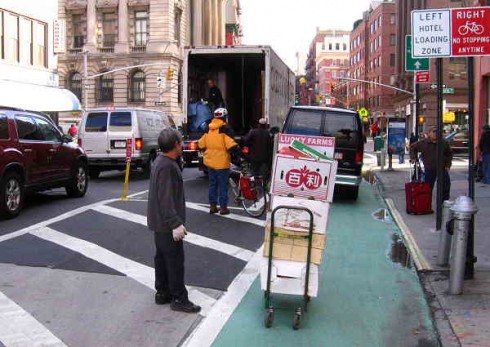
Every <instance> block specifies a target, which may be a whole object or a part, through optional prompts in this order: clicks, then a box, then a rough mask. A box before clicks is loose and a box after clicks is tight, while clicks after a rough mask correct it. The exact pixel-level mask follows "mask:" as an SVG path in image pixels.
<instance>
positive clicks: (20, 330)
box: [0, 292, 66, 347]
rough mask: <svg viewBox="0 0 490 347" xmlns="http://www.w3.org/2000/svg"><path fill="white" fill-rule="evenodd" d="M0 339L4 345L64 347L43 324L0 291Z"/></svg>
mask: <svg viewBox="0 0 490 347" xmlns="http://www.w3.org/2000/svg"><path fill="white" fill-rule="evenodd" d="M0 341H1V342H2V344H4V345H5V346H6V347H24V346H29V347H41V346H42V347H66V345H65V344H64V343H63V342H62V341H61V340H60V339H58V338H57V337H56V336H54V335H53V334H52V333H51V332H50V331H49V330H48V329H46V327H45V326H44V325H42V324H41V323H39V322H38V321H37V320H36V319H35V318H34V317H33V316H31V315H30V314H29V313H28V312H27V311H25V310H24V309H23V308H22V307H20V306H19V305H17V304H16V303H15V302H14V301H12V300H10V299H9V298H8V297H7V296H6V295H5V294H3V293H2V292H0Z"/></svg>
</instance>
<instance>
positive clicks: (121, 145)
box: [114, 141, 126, 148]
mask: <svg viewBox="0 0 490 347" xmlns="http://www.w3.org/2000/svg"><path fill="white" fill-rule="evenodd" d="M114 148H126V141H114Z"/></svg>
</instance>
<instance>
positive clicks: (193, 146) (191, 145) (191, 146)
mask: <svg viewBox="0 0 490 347" xmlns="http://www.w3.org/2000/svg"><path fill="white" fill-rule="evenodd" d="M189 150H191V151H197V142H196V141H192V142H191V143H189Z"/></svg>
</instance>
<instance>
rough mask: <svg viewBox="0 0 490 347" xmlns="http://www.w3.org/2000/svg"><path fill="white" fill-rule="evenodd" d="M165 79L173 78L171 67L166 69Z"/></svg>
mask: <svg viewBox="0 0 490 347" xmlns="http://www.w3.org/2000/svg"><path fill="white" fill-rule="evenodd" d="M166 77H167V81H171V80H172V79H173V78H174V69H172V68H171V67H169V68H168V70H167V76H166Z"/></svg>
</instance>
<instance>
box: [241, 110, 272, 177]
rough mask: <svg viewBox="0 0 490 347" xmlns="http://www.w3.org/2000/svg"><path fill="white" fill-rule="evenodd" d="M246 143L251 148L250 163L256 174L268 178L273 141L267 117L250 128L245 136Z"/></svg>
mask: <svg viewBox="0 0 490 347" xmlns="http://www.w3.org/2000/svg"><path fill="white" fill-rule="evenodd" d="M244 144H245V146H247V147H248V149H249V158H250V164H251V169H252V172H253V173H254V175H260V176H263V177H265V178H266V179H268V177H269V173H270V168H271V161H272V146H273V143H272V136H271V133H270V131H269V130H268V129H267V120H266V119H265V118H260V119H259V124H258V126H257V128H256V129H252V130H250V132H249V133H248V134H247V136H246V137H245V138H244Z"/></svg>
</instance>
